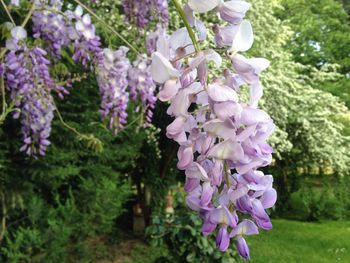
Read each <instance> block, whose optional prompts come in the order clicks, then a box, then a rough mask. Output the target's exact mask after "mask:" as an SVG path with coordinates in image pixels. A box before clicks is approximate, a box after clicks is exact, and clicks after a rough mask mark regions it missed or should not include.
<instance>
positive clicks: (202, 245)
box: [147, 191, 237, 263]
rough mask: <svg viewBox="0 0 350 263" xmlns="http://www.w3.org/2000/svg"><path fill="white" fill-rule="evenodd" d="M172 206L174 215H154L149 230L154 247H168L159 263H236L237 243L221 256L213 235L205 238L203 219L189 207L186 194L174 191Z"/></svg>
mask: <svg viewBox="0 0 350 263" xmlns="http://www.w3.org/2000/svg"><path fill="white" fill-rule="evenodd" d="M173 206H174V213H173V214H166V213H163V214H159V215H154V216H153V219H152V225H151V226H150V227H148V229H147V234H148V236H149V238H150V242H151V244H152V245H153V246H161V245H165V246H166V247H167V248H168V251H169V254H168V255H167V256H165V257H162V258H159V259H158V260H157V262H201V263H211V262H225V263H226V262H227V263H230V262H236V255H237V254H236V251H235V248H234V244H231V248H229V249H228V250H227V251H226V252H225V253H222V252H220V251H218V250H217V249H216V244H215V238H214V237H213V236H209V237H204V236H203V235H202V233H201V225H202V220H201V219H200V218H199V216H198V215H197V214H195V213H193V212H191V211H190V210H189V209H188V208H187V207H186V205H185V203H184V194H183V193H181V192H177V191H176V192H175V195H174V205H173Z"/></svg>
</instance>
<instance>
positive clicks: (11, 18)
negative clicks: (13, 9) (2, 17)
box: [0, 0, 16, 26]
mask: <svg viewBox="0 0 350 263" xmlns="http://www.w3.org/2000/svg"><path fill="white" fill-rule="evenodd" d="M0 1H1V4H2V6H3V7H4V9H5V12H6V14H7V15H8V17H9V18H10V20H11V22H12V24H13V25H14V26H15V25H16V23H15V20H13V17H12V16H11V13H10V11H9V10H8V8H7V6H6V4H5V3H4V1H3V0H0Z"/></svg>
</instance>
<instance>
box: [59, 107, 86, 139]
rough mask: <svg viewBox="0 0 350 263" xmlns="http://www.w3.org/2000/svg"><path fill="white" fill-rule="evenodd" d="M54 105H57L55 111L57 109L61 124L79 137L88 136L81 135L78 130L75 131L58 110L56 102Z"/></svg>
mask: <svg viewBox="0 0 350 263" xmlns="http://www.w3.org/2000/svg"><path fill="white" fill-rule="evenodd" d="M54 105H55V109H56V112H57V116H58V118H59V119H60V122H61V123H62V125H63V126H64V127H66V128H67V129H68V130H70V131H72V132H73V133H75V134H76V135H78V136H79V137H84V136H86V135H84V134H81V133H80V132H79V131H78V130H77V129H75V128H74V127H72V126H70V125H69V124H68V123H66V122H65V121H64V119H63V117H62V115H61V112H60V111H59V110H58V108H57V105H56V103H55V102H54Z"/></svg>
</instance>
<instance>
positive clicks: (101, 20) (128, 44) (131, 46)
mask: <svg viewBox="0 0 350 263" xmlns="http://www.w3.org/2000/svg"><path fill="white" fill-rule="evenodd" d="M74 2H76V3H77V4H78V5H80V6H82V7H83V8H85V10H86V11H88V12H89V13H90V14H91V15H92V16H94V17H95V18H96V19H97V20H98V21H99V22H101V23H102V24H103V25H104V26H106V27H107V28H108V29H109V30H110V31H112V32H113V33H114V34H116V36H117V37H119V38H120V39H121V40H122V41H123V42H124V43H125V44H126V45H127V46H128V47H129V48H130V49H131V50H133V51H134V52H135V53H137V54H140V52H139V51H138V50H137V49H136V48H135V47H134V46H133V45H132V44H130V42H129V41H128V40H126V39H125V38H124V37H123V36H122V35H121V34H119V33H118V32H117V31H116V30H114V29H113V27H111V26H110V25H108V24H107V23H106V22H105V21H104V20H103V19H102V18H100V17H99V16H98V15H97V14H96V13H95V12H94V11H92V10H91V9H90V8H89V7H87V6H86V5H84V4H83V3H82V2H80V1H79V0H74Z"/></svg>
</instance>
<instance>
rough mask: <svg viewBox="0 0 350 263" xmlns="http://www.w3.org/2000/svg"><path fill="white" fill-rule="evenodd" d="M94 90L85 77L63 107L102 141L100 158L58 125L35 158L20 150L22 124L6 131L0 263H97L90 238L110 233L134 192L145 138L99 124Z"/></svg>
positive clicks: (10, 123) (70, 119)
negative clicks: (134, 172) (42, 154)
mask: <svg viewBox="0 0 350 263" xmlns="http://www.w3.org/2000/svg"><path fill="white" fill-rule="evenodd" d="M97 90H98V89H97V87H96V83H95V81H94V80H93V79H88V80H86V81H84V82H82V83H79V85H75V86H74V87H73V88H72V91H71V94H70V97H69V99H67V100H66V101H64V102H62V103H60V104H59V105H58V107H59V108H60V109H61V113H62V116H63V118H64V120H65V121H66V122H67V123H68V124H69V125H70V126H72V127H75V128H76V129H77V130H79V131H81V132H84V133H87V134H94V136H96V137H97V138H99V139H100V140H101V141H103V143H104V150H103V152H102V153H96V152H95V151H94V150H90V149H88V148H86V145H85V143H83V142H81V141H80V140H79V138H77V137H76V135H75V134H74V133H72V132H71V131H69V130H67V129H65V127H64V126H62V125H61V123H60V122H59V120H56V122H55V123H54V128H53V133H52V136H51V139H52V145H51V147H50V148H49V152H48V154H47V156H46V157H45V158H42V159H39V160H31V159H28V158H27V157H24V155H22V154H21V153H19V152H18V149H19V147H18V146H19V145H18V144H19V143H20V142H18V140H17V139H16V140H15V139H14V137H15V136H17V135H18V133H19V127H18V126H17V124H15V123H14V122H13V121H11V120H9V121H8V123H6V124H5V125H4V126H3V127H2V130H1V150H0V154H1V157H2V158H1V169H0V175H1V178H2V185H1V191H2V192H3V193H4V196H5V197H6V199H5V200H4V201H5V207H6V208H7V213H6V215H5V217H6V221H7V225H8V227H7V231H6V233H5V239H4V240H3V244H2V248H1V256H0V257H1V260H2V261H5V262H7V261H8V262H18V260H19V259H20V260H21V261H23V262H35V260H37V261H36V262H43V261H44V262H71V261H72V262H74V258H76V257H78V258H79V260H82V261H84V262H93V259H94V257H95V256H96V255H95V254H94V253H95V252H94V251H95V250H91V249H89V246H90V244H89V242H87V240H88V239H91V238H94V237H96V236H100V235H106V234H112V233H113V231H114V228H115V219H116V218H117V217H118V216H119V215H121V214H122V212H123V211H124V210H123V204H124V203H125V202H126V201H127V200H128V198H130V196H131V194H132V192H131V191H132V190H131V177H130V174H131V173H130V172H131V171H132V169H133V167H134V166H135V162H136V159H137V152H138V151H139V147H141V145H142V141H143V140H144V138H145V134H144V133H141V132H139V133H133V134H132V135H131V134H130V133H129V132H128V130H126V131H125V132H123V133H120V134H118V135H117V136H114V135H113V134H111V132H110V131H108V130H107V129H105V128H104V127H103V126H101V125H100V124H99V121H100V120H99V113H98V105H99V101H98V100H99V99H98V95H97ZM82 113H84V114H82ZM131 118H132V114H131ZM132 128H133V127H130V129H132ZM2 216H4V215H2ZM96 253H97V252H96Z"/></svg>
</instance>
